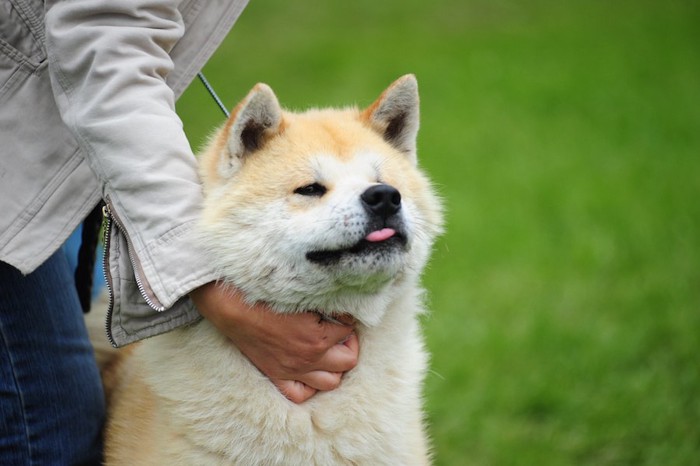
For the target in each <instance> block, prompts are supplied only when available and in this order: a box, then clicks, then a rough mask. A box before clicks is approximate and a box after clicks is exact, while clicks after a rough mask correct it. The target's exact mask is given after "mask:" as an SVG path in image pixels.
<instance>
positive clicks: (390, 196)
mask: <svg viewBox="0 0 700 466" xmlns="http://www.w3.org/2000/svg"><path fill="white" fill-rule="evenodd" d="M360 198H361V199H362V203H363V204H364V206H365V209H367V210H368V211H369V212H370V213H373V214H376V215H379V216H380V217H381V218H383V219H386V218H389V217H390V216H392V215H394V214H395V213H397V212H398V211H399V209H401V193H399V190H398V189H396V188H394V187H393V186H389V185H388V184H376V185H374V186H372V187H370V188H368V189H367V190H366V191H365V192H364V193H362V194H361V195H360Z"/></svg>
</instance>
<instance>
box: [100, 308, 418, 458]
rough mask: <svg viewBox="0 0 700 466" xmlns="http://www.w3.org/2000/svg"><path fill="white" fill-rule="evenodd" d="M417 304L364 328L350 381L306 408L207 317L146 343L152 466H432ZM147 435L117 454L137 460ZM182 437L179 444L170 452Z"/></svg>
mask: <svg viewBox="0 0 700 466" xmlns="http://www.w3.org/2000/svg"><path fill="white" fill-rule="evenodd" d="M418 311H419V307H418V306H417V302H416V297H415V296H410V295H405V296H403V297H402V298H400V299H397V301H396V302H394V303H393V304H392V306H391V307H390V309H389V310H388V311H387V314H386V319H385V320H384V321H383V322H382V324H381V325H380V326H377V327H374V328H371V329H368V328H363V329H360V330H359V331H358V336H359V337H360V346H361V353H360V360H359V363H358V366H357V367H356V368H355V369H353V371H351V372H349V373H348V374H346V376H345V378H344V379H343V382H342V384H341V387H340V388H338V389H336V390H334V391H332V392H326V393H321V394H318V395H316V396H315V397H313V398H312V399H311V400H310V401H308V402H306V403H304V404H302V405H296V404H294V403H291V402H289V401H288V400H286V399H285V398H284V397H282V396H280V394H279V393H278V392H277V391H276V389H275V388H274V386H273V385H272V384H271V383H270V382H269V381H268V380H267V379H266V378H265V377H264V376H263V375H262V374H261V373H260V372H259V371H258V370H257V369H255V368H254V367H253V366H252V365H251V364H250V363H249V362H248V360H247V359H245V358H244V357H243V356H242V355H241V354H240V353H239V352H238V351H237V350H236V349H235V348H234V347H233V346H232V345H231V343H230V342H229V341H227V340H226V339H225V338H223V337H221V336H220V334H219V333H218V332H216V331H215V330H214V329H213V328H212V327H211V326H210V325H209V324H208V323H207V322H206V321H202V322H200V323H199V324H197V325H196V326H194V327H191V328H187V329H182V330H177V331H175V332H171V333H170V334H168V335H165V336H164V337H161V338H157V339H152V340H149V341H145V342H143V343H142V344H141V346H140V347H139V348H138V349H137V350H136V352H135V354H134V356H133V357H132V358H131V359H130V361H129V362H128V364H130V365H133V367H134V368H136V367H138V369H134V370H138V371H139V373H140V374H141V376H142V377H143V380H144V384H145V385H146V388H147V391H148V392H149V395H148V398H149V399H150V402H152V403H153V405H154V407H153V408H151V409H153V410H154V411H155V412H158V413H159V415H158V416H157V417H155V418H154V425H151V426H148V427H149V428H148V432H150V433H149V435H151V437H150V438H149V439H148V442H149V443H152V444H154V445H158V444H162V445H163V446H164V447H166V448H165V449H164V450H162V451H161V452H160V453H158V454H155V452H156V451H158V448H154V454H155V456H154V457H153V458H152V459H153V464H165V463H163V461H165V459H166V458H167V459H170V460H172V461H173V462H174V463H171V464H269V465H310V464H315V465H332V464H366V465H392V464H406V465H411V464H427V463H428V458H427V456H426V455H427V451H428V450H427V445H426V442H425V434H424V432H423V427H422V419H421V416H422V415H421V409H420V406H421V398H420V397H421V394H420V390H421V383H420V381H421V380H422V378H423V375H424V372H425V369H426V364H427V361H426V359H427V358H426V354H425V352H424V350H423V344H422V341H421V339H420V336H419V332H418V328H417V324H416V320H415V313H416V312H418ZM125 370H128V369H127V368H125ZM143 388H144V387H138V389H139V396H143ZM123 396H126V397H130V396H131V395H130V394H129V393H124V394H123ZM123 415H124V416H132V415H133V413H131V412H124V413H123ZM115 422H117V423H119V420H115ZM155 423H157V425H155ZM183 433H184V434H183ZM143 440H144V439H139V438H134V442H135V443H134V444H132V445H129V444H127V443H125V444H122V445H121V446H120V449H119V450H118V451H113V452H111V454H112V455H113V457H115V458H120V461H121V462H122V464H127V463H130V462H129V461H126V460H128V459H129V458H130V455H132V454H134V452H136V451H139V449H140V448H141V447H140V446H139V444H140V443H141V442H142V441H143ZM175 440H176V443H179V444H180V448H179V451H169V452H168V455H172V457H169V458H168V457H166V458H164V457H163V453H162V452H163V451H168V450H169V449H170V448H171V447H172V445H173V444H174V441H175ZM144 459H145V458H144V457H143V456H138V457H135V458H134V461H135V462H137V463H138V464H143V463H141V462H143V461H144ZM130 464H136V463H130Z"/></svg>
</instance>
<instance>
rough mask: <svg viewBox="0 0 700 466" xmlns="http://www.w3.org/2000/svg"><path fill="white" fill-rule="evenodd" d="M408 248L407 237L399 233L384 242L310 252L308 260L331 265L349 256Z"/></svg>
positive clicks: (363, 240) (364, 241)
mask: <svg viewBox="0 0 700 466" xmlns="http://www.w3.org/2000/svg"><path fill="white" fill-rule="evenodd" d="M397 246H398V247H404V246H406V236H404V235H403V234H401V233H399V232H397V233H396V234H395V235H394V236H392V237H391V238H389V239H386V240H384V241H378V242H372V241H367V240H366V239H362V240H360V241H358V242H357V243H355V244H354V245H353V246H350V247H349V248H342V249H331V250H319V251H309V252H307V253H306V258H307V259H308V260H309V261H311V262H314V263H317V264H320V265H331V264H334V263H336V262H338V261H339V260H340V259H341V258H342V257H343V256H345V255H349V254H367V253H369V252H374V251H381V250H382V249H385V248H386V249H388V248H393V247H397Z"/></svg>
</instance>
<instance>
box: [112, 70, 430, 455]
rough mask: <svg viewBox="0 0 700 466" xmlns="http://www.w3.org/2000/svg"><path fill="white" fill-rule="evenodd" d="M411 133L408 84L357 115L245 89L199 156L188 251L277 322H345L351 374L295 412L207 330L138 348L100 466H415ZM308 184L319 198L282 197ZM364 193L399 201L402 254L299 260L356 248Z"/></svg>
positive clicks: (418, 421)
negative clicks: (282, 102)
mask: <svg viewBox="0 0 700 466" xmlns="http://www.w3.org/2000/svg"><path fill="white" fill-rule="evenodd" d="M417 131H418V94H417V85H416V81H415V78H414V77H413V76H405V77H403V78H401V79H400V80H398V81H397V82H395V83H394V84H393V85H392V86H391V87H390V88H389V89H388V90H387V91H385V93H384V94H382V96H381V97H380V98H379V99H378V100H377V101H376V102H375V103H374V104H373V105H372V106H370V107H369V108H368V109H366V110H365V111H362V112H360V111H358V110H355V109H347V110H313V111H309V112H306V113H303V114H293V113H289V112H285V111H283V110H282V109H281V108H280V107H279V104H278V103H277V99H276V97H275V96H274V93H272V91H271V90H270V89H269V87H267V86H264V85H258V86H256V88H254V89H253V90H252V91H251V93H250V94H249V95H248V97H246V99H245V100H244V101H243V102H242V103H241V104H240V105H239V107H238V108H237V109H236V110H235V111H234V114H233V115H232V117H231V119H230V121H229V122H228V123H227V125H226V126H225V127H224V128H223V129H222V130H221V131H219V133H218V134H217V135H216V136H215V137H214V138H213V140H212V142H211V145H210V147H209V149H207V150H206V151H205V152H204V154H203V155H202V159H201V166H202V179H203V182H204V188H205V194H206V201H205V209H204V215H203V218H202V222H201V231H200V240H201V241H202V244H203V245H204V246H205V248H206V249H207V250H208V251H210V254H211V260H212V262H213V263H214V264H215V265H216V267H217V268H218V270H219V271H220V273H221V276H222V279H223V280H225V281H227V282H229V283H231V284H232V285H234V286H236V287H237V288H238V289H240V290H242V291H243V292H244V293H245V295H246V296H247V298H248V299H250V300H251V301H259V300H260V301H266V302H268V303H270V305H271V306H272V307H273V308H274V309H276V310H277V311H279V312H299V311H303V310H308V309H317V310H319V311H320V312H326V313H328V314H334V313H350V314H353V315H354V316H355V317H356V318H357V319H358V321H359V324H358V328H357V334H358V337H359V341H360V357H359V362H358V365H357V367H356V368H355V369H353V370H352V371H350V372H348V373H347V374H345V376H344V378H343V381H342V384H341V386H340V388H338V389H336V390H334V391H332V392H325V393H319V394H317V395H315V396H314V397H313V398H311V399H310V400H309V401H307V402H305V403H303V404H301V405H296V404H294V403H291V402H290V401H288V400H287V399H286V398H284V397H283V396H282V395H281V394H280V393H279V392H278V391H277V390H276V389H275V387H274V386H273V385H272V384H271V383H270V382H269V381H268V380H267V379H266V378H265V377H264V376H263V375H262V374H261V373H260V372H259V371H258V370H257V369H256V368H255V367H254V366H252V365H251V363H250V362H249V361H248V360H247V359H246V358H245V357H244V356H243V355H241V354H240V353H239V351H238V350H237V349H236V348H235V347H234V346H233V345H232V344H231V343H230V342H229V341H228V340H227V339H226V338H225V337H224V336H222V335H221V334H220V333H218V332H217V330H216V329H215V328H214V327H213V326H212V325H211V324H209V322H208V321H204V320H203V321H201V322H199V323H198V324H196V325H193V326H191V327H188V328H182V329H179V330H176V331H173V332H171V333H169V334H166V335H162V336H160V337H156V338H153V339H150V340H147V341H144V342H142V343H141V344H140V345H139V346H138V347H137V348H135V349H134V350H133V354H131V355H130V356H129V358H128V359H127V360H125V361H124V362H123V363H122V364H121V366H120V368H119V370H118V378H120V379H121V380H120V381H121V383H122V384H123V383H125V382H124V381H125V380H126V381H127V382H126V383H130V384H131V385H130V386H129V387H130V388H128V389H123V391H121V392H120V391H119V390H118V391H117V392H115V395H114V396H115V397H116V398H115V399H114V400H113V403H112V406H113V409H112V411H111V421H110V428H109V430H108V435H107V450H108V459H109V460H110V461H111V462H113V463H114V464H117V463H118V464H188V465H189V464H207V465H211V464H243V465H249V464H250V465H252V464H264V465H310V464H316V465H334V464H354V465H398V464H401V465H420V464H427V463H429V457H430V455H429V447H428V441H427V437H426V433H425V430H424V426H423V414H422V409H421V405H422V403H421V390H422V380H423V377H424V373H425V371H426V367H427V354H426V352H425V350H424V347H423V343H422V339H421V336H420V329H419V326H418V321H417V316H418V315H419V314H420V313H421V312H423V308H422V291H421V288H420V286H419V276H420V273H421V271H422V269H423V267H424V266H425V263H426V261H427V260H428V256H429V252H430V249H431V247H432V243H433V241H434V238H435V237H436V235H437V234H438V233H439V231H440V225H441V213H440V212H441V210H440V204H439V202H438V200H437V198H436V197H435V195H434V194H433V191H432V189H431V187H430V185H429V183H428V181H427V179H426V178H425V177H424V175H423V174H422V173H421V172H420V170H419V169H418V168H417V167H416V154H415V138H416V133H417ZM314 183H317V184H318V185H322V186H323V187H324V188H325V189H326V191H325V193H323V195H311V196H310V195H303V194H299V193H298V192H296V188H299V187H303V186H308V185H313V184H314ZM379 183H383V184H388V185H391V186H394V187H395V188H397V189H398V190H399V192H400V193H401V209H400V211H399V213H398V214H397V215H396V218H395V219H394V223H393V224H392V225H393V227H395V228H396V230H397V232H400V233H401V235H403V236H405V240H406V241H405V245H399V246H392V247H386V248H379V249H377V250H372V251H370V252H366V253H362V254H354V253H348V254H343V255H341V256H339V258H338V260H334V261H330V262H329V263H327V264H319V263H318V262H314V261H311V260H309V258H308V257H307V253H309V252H310V251H319V250H324V251H325V250H338V249H344V248H349V247H352V246H353V245H355V244H357V243H358V242H360V241H362V240H363V238H365V236H366V235H367V233H368V231H369V230H371V229H372V228H373V227H372V226H371V225H369V223H370V222H371V221H373V220H372V219H370V218H369V216H368V214H367V209H366V208H364V207H363V205H362V203H361V201H360V196H361V194H362V193H363V192H364V191H365V190H367V189H368V188H369V187H371V186H374V185H377V184H379ZM134 398H137V400H134ZM139 413H140V414H139ZM134 418H137V419H136V420H134Z"/></svg>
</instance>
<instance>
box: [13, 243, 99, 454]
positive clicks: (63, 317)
mask: <svg viewBox="0 0 700 466" xmlns="http://www.w3.org/2000/svg"><path fill="white" fill-rule="evenodd" d="M104 416H105V407H104V397H103V393H102V385H101V381H100V376H99V371H98V369H97V366H96V364H95V359H94V356H93V352H92V346H91V345H90V341H89V339H88V336H87V331H86V329H85V323H84V321H83V315H82V311H81V309H80V304H79V302H78V297H77V294H76V292H75V285H74V281H73V276H72V272H71V270H70V267H69V265H68V262H67V260H66V257H65V253H64V252H63V251H62V250H59V251H58V252H57V253H55V254H54V255H53V256H52V257H51V258H50V259H49V260H47V261H46V262H45V263H44V264H43V265H42V266H41V267H39V268H38V269H37V270H36V271H34V272H33V273H31V274H29V275H27V276H23V275H22V274H21V273H20V272H19V271H17V270H16V269H14V268H13V267H11V266H9V265H7V264H5V263H2V262H0V464H3V465H5V464H7V465H29V464H33V465H45V464H47V465H54V464H55V465H73V464H99V463H100V461H101V450H102V440H101V429H102V425H103V422H104Z"/></svg>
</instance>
